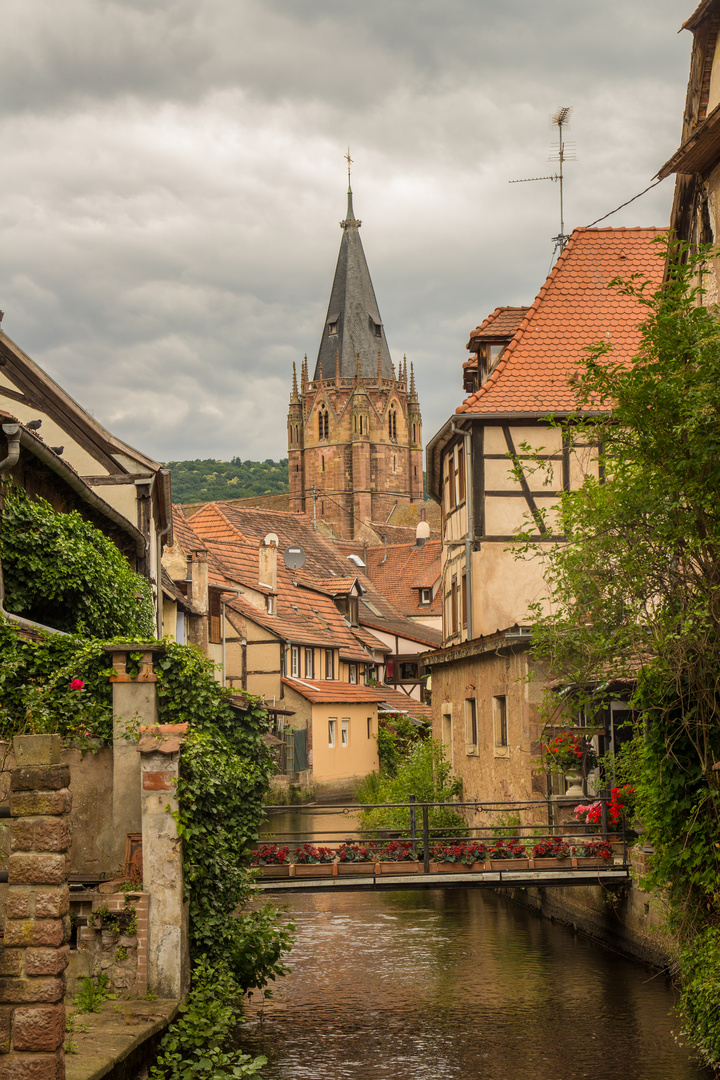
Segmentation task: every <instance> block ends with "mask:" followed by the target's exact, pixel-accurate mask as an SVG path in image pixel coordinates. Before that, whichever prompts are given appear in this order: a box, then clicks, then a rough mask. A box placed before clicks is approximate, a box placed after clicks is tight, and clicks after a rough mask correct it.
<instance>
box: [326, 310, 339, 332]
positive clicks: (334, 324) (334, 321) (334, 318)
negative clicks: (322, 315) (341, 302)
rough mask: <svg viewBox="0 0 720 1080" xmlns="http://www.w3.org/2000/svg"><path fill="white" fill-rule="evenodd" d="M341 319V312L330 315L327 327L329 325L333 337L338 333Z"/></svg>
mask: <svg viewBox="0 0 720 1080" xmlns="http://www.w3.org/2000/svg"><path fill="white" fill-rule="evenodd" d="M339 321H340V313H339V312H336V313H333V314H332V315H328V321H327V327H328V334H330V336H331V337H335V336H336V335H337V332H338V322H339Z"/></svg>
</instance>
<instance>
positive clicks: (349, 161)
mask: <svg viewBox="0 0 720 1080" xmlns="http://www.w3.org/2000/svg"><path fill="white" fill-rule="evenodd" d="M343 157H344V158H345V160H346V161H347V167H348V191H350V190H351V188H350V166H351V165H354V164H355V162H354V161H353V159H352V158H351V157H350V147H349V146H348V152H347V154H343Z"/></svg>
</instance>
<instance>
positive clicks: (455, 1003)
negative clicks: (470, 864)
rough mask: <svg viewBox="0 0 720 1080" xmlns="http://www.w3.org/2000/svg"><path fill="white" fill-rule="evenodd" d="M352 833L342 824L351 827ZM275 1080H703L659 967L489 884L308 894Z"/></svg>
mask: <svg viewBox="0 0 720 1080" xmlns="http://www.w3.org/2000/svg"><path fill="white" fill-rule="evenodd" d="M341 828H342V825H341ZM290 914H291V915H292V918H293V919H294V921H295V923H296V926H297V944H296V946H295V949H294V950H293V953H292V955H291V958H290V963H291V966H292V974H291V975H290V976H289V977H288V978H286V979H285V980H282V981H281V982H280V983H279V984H278V986H277V987H276V989H275V996H274V998H273V1000H272V1001H271V1002H270V1003H268V1004H266V1005H264V1006H263V1007H262V1008H259V1007H258V1006H253V1005H251V1006H250V1007H249V1009H248V1011H247V1021H248V1022H247V1023H246V1024H245V1025H243V1028H242V1030H241V1033H240V1041H241V1045H242V1047H243V1049H244V1050H246V1052H252V1053H263V1054H265V1055H266V1056H267V1057H268V1059H269V1063H268V1065H267V1066H266V1068H265V1069H264V1070H263V1076H264V1077H265V1078H266V1080H301V1078H302V1080H306V1078H322V1080H345V1078H350V1077H352V1078H353V1080H356V1078H363V1080H364V1078H365V1077H370V1078H377V1080H451V1078H452V1080H455V1078H461V1080H474V1078H476V1077H477V1078H482V1080H526V1078H529V1080H577V1078H581V1077H592V1078H593V1080H691V1078H695V1080H697V1078H700V1077H708V1076H709V1075H710V1074H709V1073H708V1072H706V1071H704V1070H702V1069H700V1068H699V1067H698V1066H696V1065H694V1064H693V1063H692V1062H691V1061H690V1060H689V1056H688V1050H687V1048H685V1047H682V1046H679V1045H678V1044H677V1043H676V1042H675V1040H674V1037H673V1030H674V1029H675V1030H676V1029H677V1027H678V1023H677V1020H676V1018H675V1017H674V1016H673V1015H672V1007H673V1000H674V996H673V992H672V988H671V987H670V986H669V984H668V983H667V982H666V981H665V980H664V979H663V978H662V977H660V976H655V977H653V974H652V972H650V971H649V970H646V969H645V968H643V967H641V966H639V965H635V964H632V963H630V962H629V961H627V960H623V959H622V958H621V957H618V956H615V955H614V954H612V953H610V952H607V951H605V950H603V949H600V948H599V947H597V946H595V945H593V944H592V943H590V942H589V941H588V940H587V939H585V938H583V937H581V936H579V935H574V934H573V933H572V932H571V931H569V930H566V929H565V928H564V927H560V926H555V925H553V924H552V923H550V922H548V921H546V920H544V919H542V918H540V917H539V916H537V915H535V914H534V913H532V912H526V911H525V910H524V909H522V908H519V907H517V906H515V905H513V904H510V903H509V902H508V901H505V900H503V899H501V898H500V897H498V896H495V895H494V894H492V893H490V892H487V891H484V890H482V891H481V890H479V889H476V890H473V889H461V890H447V891H445V890H441V889H433V890H427V891H422V892H401V891H398V892H382V893H336V894H334V895H327V894H323V893H316V894H312V895H308V894H306V895H303V896H300V895H297V896H294V897H293V898H292V902H291V905H290Z"/></svg>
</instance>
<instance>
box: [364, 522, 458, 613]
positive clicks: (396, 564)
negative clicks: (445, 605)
mask: <svg viewBox="0 0 720 1080" xmlns="http://www.w3.org/2000/svg"><path fill="white" fill-rule="evenodd" d="M441 552H442V543H441V541H440V540H428V541H427V543H426V544H425V545H424V547H418V546H417V544H388V546H387V548H381V547H379V548H368V552H367V575H368V577H369V578H370V580H371V581H372V582H373V583H374V584H375V585H377V587H378V589H380V591H381V592H382V593H384V594H385V596H387V597H388V599H390V600H392V601H393V603H394V604H395V605H396V606H397V609H398V611H400V612H402V614H403V615H406V616H420V615H425V616H427V615H440V614H441V613H442V596H441V595H440V593H439V592H438V593H437V595H436V596H435V598H434V599H433V601H432V603H431V604H421V603H420V589H431V588H432V587H433V585H434V584H435V582H436V581H437V580H438V578H439V577H440V555H441Z"/></svg>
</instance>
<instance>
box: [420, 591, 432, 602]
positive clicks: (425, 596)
mask: <svg viewBox="0 0 720 1080" xmlns="http://www.w3.org/2000/svg"><path fill="white" fill-rule="evenodd" d="M420 603H421V604H431V603H432V589H421V590H420Z"/></svg>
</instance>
